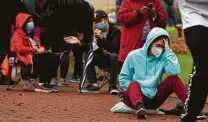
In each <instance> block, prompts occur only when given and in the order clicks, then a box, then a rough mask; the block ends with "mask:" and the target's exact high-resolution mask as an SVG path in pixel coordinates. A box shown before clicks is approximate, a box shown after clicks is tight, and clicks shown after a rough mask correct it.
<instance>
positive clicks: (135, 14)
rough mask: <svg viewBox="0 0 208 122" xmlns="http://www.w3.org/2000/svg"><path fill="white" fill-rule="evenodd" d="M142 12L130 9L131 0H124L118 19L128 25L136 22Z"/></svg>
mask: <svg viewBox="0 0 208 122" xmlns="http://www.w3.org/2000/svg"><path fill="white" fill-rule="evenodd" d="M141 17H142V14H141V12H140V11H139V10H130V5H129V0H123V2H122V4H121V6H120V9H119V11H118V20H119V21H120V23H121V24H124V25H126V26H129V25H134V24H136V23H137V22H138V21H139V19H140V18H141Z"/></svg>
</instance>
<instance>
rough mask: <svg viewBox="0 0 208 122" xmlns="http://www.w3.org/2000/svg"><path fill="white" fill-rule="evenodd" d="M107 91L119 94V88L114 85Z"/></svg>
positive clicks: (111, 93)
mask: <svg viewBox="0 0 208 122" xmlns="http://www.w3.org/2000/svg"><path fill="white" fill-rule="evenodd" d="M108 91H109V93H110V95H118V94H119V90H118V88H117V87H116V86H110V87H109V90H108Z"/></svg>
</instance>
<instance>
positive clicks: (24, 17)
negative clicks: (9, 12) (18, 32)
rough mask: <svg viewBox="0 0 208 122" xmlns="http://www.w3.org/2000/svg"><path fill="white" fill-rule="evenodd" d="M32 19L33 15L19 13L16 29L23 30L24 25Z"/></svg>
mask: <svg viewBox="0 0 208 122" xmlns="http://www.w3.org/2000/svg"><path fill="white" fill-rule="evenodd" d="M29 17H31V15H29V14H26V13H19V14H18V15H17V16H16V23H15V25H16V27H17V28H18V29H22V26H23V25H24V23H25V22H26V21H27V19H28V18H29Z"/></svg>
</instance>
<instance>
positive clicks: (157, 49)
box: [151, 47, 163, 58]
mask: <svg viewBox="0 0 208 122" xmlns="http://www.w3.org/2000/svg"><path fill="white" fill-rule="evenodd" d="M162 51H163V48H161V47H152V49H151V52H152V54H153V55H154V56H155V57H157V58H158V57H159V56H160V55H161V54H162Z"/></svg>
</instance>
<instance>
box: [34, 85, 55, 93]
mask: <svg viewBox="0 0 208 122" xmlns="http://www.w3.org/2000/svg"><path fill="white" fill-rule="evenodd" d="M35 91H36V92H45V93H51V92H53V89H52V88H46V87H44V86H41V85H39V86H36V88H35Z"/></svg>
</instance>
